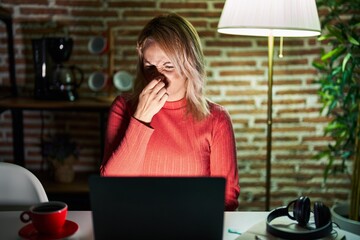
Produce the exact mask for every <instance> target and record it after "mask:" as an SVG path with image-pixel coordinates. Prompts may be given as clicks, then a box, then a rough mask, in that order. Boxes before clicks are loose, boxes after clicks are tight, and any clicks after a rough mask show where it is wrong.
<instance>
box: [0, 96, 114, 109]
mask: <svg viewBox="0 0 360 240" xmlns="http://www.w3.org/2000/svg"><path fill="white" fill-rule="evenodd" d="M110 105H111V101H110V99H109V100H108V101H105V100H100V99H98V98H79V99H78V100H76V101H73V102H71V101H55V100H53V101H49V100H37V99H35V98H31V97H15V98H13V97H9V98H4V99H1V100H0V108H2V109H21V110H66V111H71V110H80V111H107V110H108V109H109V107H110Z"/></svg>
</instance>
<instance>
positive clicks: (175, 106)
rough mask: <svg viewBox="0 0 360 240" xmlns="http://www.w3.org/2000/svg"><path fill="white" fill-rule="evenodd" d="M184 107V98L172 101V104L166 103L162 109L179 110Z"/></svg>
mask: <svg viewBox="0 0 360 240" xmlns="http://www.w3.org/2000/svg"><path fill="white" fill-rule="evenodd" d="M185 106H186V98H183V99H180V100H177V101H173V102H166V103H165V105H164V107H163V108H165V109H179V108H183V107H185Z"/></svg>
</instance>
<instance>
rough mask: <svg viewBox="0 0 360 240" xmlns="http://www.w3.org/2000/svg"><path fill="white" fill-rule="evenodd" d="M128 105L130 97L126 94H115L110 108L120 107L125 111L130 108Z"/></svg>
mask: <svg viewBox="0 0 360 240" xmlns="http://www.w3.org/2000/svg"><path fill="white" fill-rule="evenodd" d="M130 106H131V104H130V97H129V95H126V94H121V95H118V96H116V97H115V99H114V100H113V102H112V104H111V108H112V109H122V110H126V111H129V110H130Z"/></svg>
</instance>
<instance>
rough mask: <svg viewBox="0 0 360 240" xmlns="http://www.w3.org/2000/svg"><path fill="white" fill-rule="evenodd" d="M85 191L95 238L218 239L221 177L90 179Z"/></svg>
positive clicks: (221, 199)
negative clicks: (87, 188)
mask: <svg viewBox="0 0 360 240" xmlns="http://www.w3.org/2000/svg"><path fill="white" fill-rule="evenodd" d="M89 187H90V204H91V210H92V217H93V227H94V236H95V239H96V240H102V239H126V240H131V239H141V240H143V239H156V240H161V239H167V240H177V239H182V240H185V239H186V240H191V239H197V240H212V239H213V240H220V239H222V236H223V220H224V209H225V205H224V198H225V197H224V195H225V179H224V178H220V177H101V176H98V175H92V176H90V178H89Z"/></svg>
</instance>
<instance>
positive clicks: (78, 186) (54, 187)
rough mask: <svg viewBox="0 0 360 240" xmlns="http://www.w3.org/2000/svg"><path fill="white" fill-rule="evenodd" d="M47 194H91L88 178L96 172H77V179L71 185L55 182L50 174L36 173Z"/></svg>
mask: <svg viewBox="0 0 360 240" xmlns="http://www.w3.org/2000/svg"><path fill="white" fill-rule="evenodd" d="M34 174H35V175H36V176H37V177H38V179H39V180H40V182H41V183H42V185H43V186H44V189H45V191H46V193H47V194H51V193H66V194H68V193H89V184H88V178H89V177H90V175H92V174H97V175H98V174H99V173H96V172H75V179H74V181H73V182H71V183H58V182H55V181H54V180H53V178H52V176H50V174H49V173H48V172H34Z"/></svg>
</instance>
